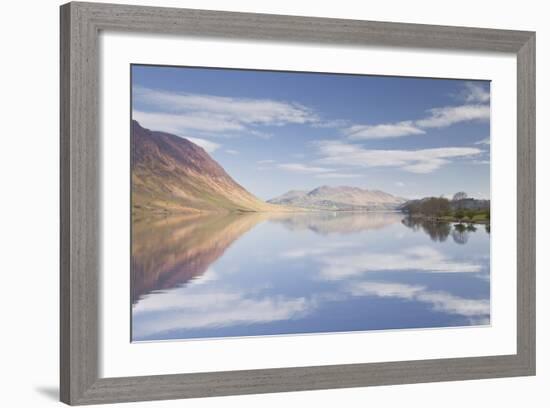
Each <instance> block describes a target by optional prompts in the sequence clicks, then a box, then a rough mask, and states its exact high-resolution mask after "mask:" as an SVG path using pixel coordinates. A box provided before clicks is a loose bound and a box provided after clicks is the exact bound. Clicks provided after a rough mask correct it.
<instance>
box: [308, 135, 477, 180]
mask: <svg viewBox="0 0 550 408" xmlns="http://www.w3.org/2000/svg"><path fill="white" fill-rule="evenodd" d="M315 146H316V147H317V149H318V152H319V154H320V155H321V158H320V159H319V160H318V162H319V163H321V164H326V165H336V166H338V165H339V166H356V167H399V168H401V169H403V170H405V171H409V172H412V173H430V172H432V171H434V170H436V169H438V168H440V167H441V166H443V165H445V164H447V163H448V162H449V160H448V159H452V158H461V157H468V156H475V155H478V154H480V153H481V152H482V151H481V150H480V149H478V148H474V147H443V148H435V149H419V150H369V149H365V148H363V147H361V146H358V145H353V144H349V143H344V142H340V141H321V142H315Z"/></svg>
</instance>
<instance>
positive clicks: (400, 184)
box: [395, 181, 405, 187]
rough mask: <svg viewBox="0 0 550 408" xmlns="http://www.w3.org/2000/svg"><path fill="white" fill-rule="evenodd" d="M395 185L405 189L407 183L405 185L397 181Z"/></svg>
mask: <svg viewBox="0 0 550 408" xmlns="http://www.w3.org/2000/svg"><path fill="white" fill-rule="evenodd" d="M395 185H396V186H397V187H405V183H403V182H402V181H396V182H395Z"/></svg>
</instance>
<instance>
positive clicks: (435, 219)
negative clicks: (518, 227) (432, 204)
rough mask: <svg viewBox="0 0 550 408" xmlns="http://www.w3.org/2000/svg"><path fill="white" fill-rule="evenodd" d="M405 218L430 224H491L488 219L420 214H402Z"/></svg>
mask: <svg viewBox="0 0 550 408" xmlns="http://www.w3.org/2000/svg"><path fill="white" fill-rule="evenodd" d="M403 214H404V215H405V216H406V217H409V218H412V219H417V220H425V221H431V222H448V223H458V224H484V225H486V224H491V220H490V219H469V218H466V217H464V218H461V219H459V218H456V217H451V216H443V217H437V216H429V215H422V214H414V215H413V214H407V213H403Z"/></svg>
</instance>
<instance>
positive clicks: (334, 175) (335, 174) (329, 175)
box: [315, 173, 361, 179]
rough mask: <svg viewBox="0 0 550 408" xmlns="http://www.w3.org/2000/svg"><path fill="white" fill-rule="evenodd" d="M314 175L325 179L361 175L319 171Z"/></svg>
mask: <svg viewBox="0 0 550 408" xmlns="http://www.w3.org/2000/svg"><path fill="white" fill-rule="evenodd" d="M315 177H316V178H326V179H340V178H344V179H349V178H358V177H361V175H360V174H356V173H321V174H316V175H315Z"/></svg>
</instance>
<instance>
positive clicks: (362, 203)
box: [268, 186, 406, 211]
mask: <svg viewBox="0 0 550 408" xmlns="http://www.w3.org/2000/svg"><path fill="white" fill-rule="evenodd" d="M405 201H406V200H405V199H404V198H401V197H396V196H393V195H391V194H388V193H385V192H383V191H379V190H365V189H362V188H359V187H347V186H339V187H330V186H321V187H317V188H316V189H313V190H311V191H301V190H293V191H289V192H288V193H285V194H283V195H282V196H279V197H276V198H273V199H271V200H268V203H271V204H279V205H285V206H293V207H301V208H313V209H319V210H337V211H339V210H370V211H373V210H374V211H377V210H395V209H397V208H398V207H399V206H400V205H401V204H403V203H404V202H405Z"/></svg>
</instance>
